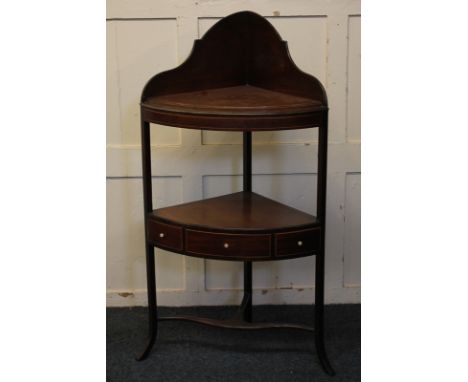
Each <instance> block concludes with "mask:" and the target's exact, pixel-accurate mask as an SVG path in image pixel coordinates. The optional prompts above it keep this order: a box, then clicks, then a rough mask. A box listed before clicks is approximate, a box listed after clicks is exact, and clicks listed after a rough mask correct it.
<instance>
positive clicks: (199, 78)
mask: <svg viewBox="0 0 468 382" xmlns="http://www.w3.org/2000/svg"><path fill="white" fill-rule="evenodd" d="M327 109H328V107H327V97H326V93H325V90H324V88H323V86H322V85H321V84H320V82H319V81H318V80H317V79H316V78H315V77H313V76H311V75H309V74H306V73H304V72H302V71H301V70H300V69H298V68H297V66H296V65H295V64H294V62H293V61H292V59H291V57H290V55H289V51H288V47H287V42H285V41H282V39H281V37H280V36H279V34H278V32H277V31H276V30H275V29H274V28H273V26H272V25H271V24H270V23H269V22H268V21H267V20H266V19H265V18H263V17H262V16H260V15H257V14H255V13H252V12H239V13H235V14H233V15H230V16H228V17H225V18H224V19H222V20H220V21H219V22H218V23H216V24H215V25H214V26H213V27H212V28H211V29H210V30H209V31H208V32H206V34H205V35H204V37H203V38H202V39H201V40H196V41H195V43H194V47H193V49H192V52H191V54H190V56H189V57H188V59H187V60H186V61H185V62H184V63H183V64H181V65H180V66H178V67H177V68H175V69H172V70H169V71H166V72H163V73H160V74H157V75H156V76H154V77H153V78H152V79H151V80H150V81H149V82H148V83H147V84H146V86H145V88H144V90H143V94H142V97H141V111H142V117H143V119H144V120H145V121H148V122H156V123H161V124H166V125H170V126H177V127H186V128H196V129H211V130H241V131H245V130H280V129H297V128H306V127H315V126H318V125H320V124H322V122H323V121H324V119H323V118H324V117H323V115H324V113H323V112H324V111H326V110H327Z"/></svg>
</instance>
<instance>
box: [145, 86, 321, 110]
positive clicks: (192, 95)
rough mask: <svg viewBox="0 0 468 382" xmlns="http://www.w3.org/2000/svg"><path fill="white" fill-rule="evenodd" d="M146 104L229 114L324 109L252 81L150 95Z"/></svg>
mask: <svg viewBox="0 0 468 382" xmlns="http://www.w3.org/2000/svg"><path fill="white" fill-rule="evenodd" d="M144 106H145V108H148V109H155V110H161V111H166V112H175V113H185V114H205V115H223V116H229V117H231V116H241V115H244V116H255V115H274V116H276V115H290V114H301V113H310V112H314V111H317V110H323V105H322V104H321V103H320V102H319V101H317V100H313V99H310V98H304V97H299V96H295V95H291V94H285V93H280V92H276V91H272V90H268V89H262V88H259V87H256V86H251V85H239V86H231V87H227V88H219V89H205V90H197V91H191V92H187V93H176V94H166V95H162V96H157V97H150V98H148V100H146V101H145V103H144Z"/></svg>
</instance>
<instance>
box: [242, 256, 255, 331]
mask: <svg viewBox="0 0 468 382" xmlns="http://www.w3.org/2000/svg"><path fill="white" fill-rule="evenodd" d="M241 307H242V309H243V319H244V321H246V322H252V262H251V261H244V298H243V299H242V304H241Z"/></svg>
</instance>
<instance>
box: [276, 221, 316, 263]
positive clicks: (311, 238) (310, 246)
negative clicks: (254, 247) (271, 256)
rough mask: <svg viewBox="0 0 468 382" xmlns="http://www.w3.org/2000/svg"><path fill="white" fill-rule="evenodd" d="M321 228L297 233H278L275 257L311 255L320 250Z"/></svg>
mask: <svg viewBox="0 0 468 382" xmlns="http://www.w3.org/2000/svg"><path fill="white" fill-rule="evenodd" d="M320 237H321V234H320V228H314V229H306V230H302V231H295V232H285V233H277V234H276V235H275V243H276V244H275V247H276V252H275V255H276V256H277V257H282V256H291V255H310V254H313V253H316V252H317V251H318V250H320Z"/></svg>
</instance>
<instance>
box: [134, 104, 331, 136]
mask: <svg viewBox="0 0 468 382" xmlns="http://www.w3.org/2000/svg"><path fill="white" fill-rule="evenodd" d="M141 114H142V116H143V118H144V119H145V120H146V121H149V122H153V123H159V124H161V125H167V126H175V127H184V128H186V129H203V130H221V131H270V130H293V129H306V128H309V127H317V126H320V125H322V124H323V112H320V111H316V112H311V113H304V114H296V115H276V116H273V115H256V116H249V117H248V118H246V117H245V116H242V115H241V116H231V117H230V116H225V115H204V114H183V113H170V112H166V111H162V110H154V109H148V108H144V107H142V109H141Z"/></svg>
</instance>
